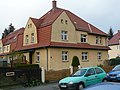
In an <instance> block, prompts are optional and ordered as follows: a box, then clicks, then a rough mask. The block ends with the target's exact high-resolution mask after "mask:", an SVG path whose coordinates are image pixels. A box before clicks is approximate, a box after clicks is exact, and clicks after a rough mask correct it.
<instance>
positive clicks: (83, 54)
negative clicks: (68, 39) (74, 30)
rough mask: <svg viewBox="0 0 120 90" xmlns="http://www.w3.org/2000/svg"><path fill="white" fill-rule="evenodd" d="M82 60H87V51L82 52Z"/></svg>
mask: <svg viewBox="0 0 120 90" xmlns="http://www.w3.org/2000/svg"><path fill="white" fill-rule="evenodd" d="M82 60H88V52H82Z"/></svg>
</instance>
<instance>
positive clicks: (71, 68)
mask: <svg viewBox="0 0 120 90" xmlns="http://www.w3.org/2000/svg"><path fill="white" fill-rule="evenodd" d="M70 74H73V66H70Z"/></svg>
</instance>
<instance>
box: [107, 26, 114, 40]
mask: <svg viewBox="0 0 120 90" xmlns="http://www.w3.org/2000/svg"><path fill="white" fill-rule="evenodd" d="M113 34H114V32H113V30H112V28H111V27H110V29H109V32H108V35H109V37H108V39H109V40H110V39H111V38H112V37H113Z"/></svg>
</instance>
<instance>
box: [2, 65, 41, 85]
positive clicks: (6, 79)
mask: <svg viewBox="0 0 120 90" xmlns="http://www.w3.org/2000/svg"><path fill="white" fill-rule="evenodd" d="M32 80H40V81H41V69H18V68H8V67H0V87H3V86H8V85H16V84H25V83H27V82H30V81H32Z"/></svg>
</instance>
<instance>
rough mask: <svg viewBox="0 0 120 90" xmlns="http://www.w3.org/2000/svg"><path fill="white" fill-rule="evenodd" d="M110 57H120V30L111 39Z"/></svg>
mask: <svg viewBox="0 0 120 90" xmlns="http://www.w3.org/2000/svg"><path fill="white" fill-rule="evenodd" d="M108 44H109V47H110V48H111V50H109V58H110V59H111V58H116V57H120V30H118V32H117V33H116V34H115V35H114V36H113V37H112V38H111V39H110V40H109V42H108Z"/></svg>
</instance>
